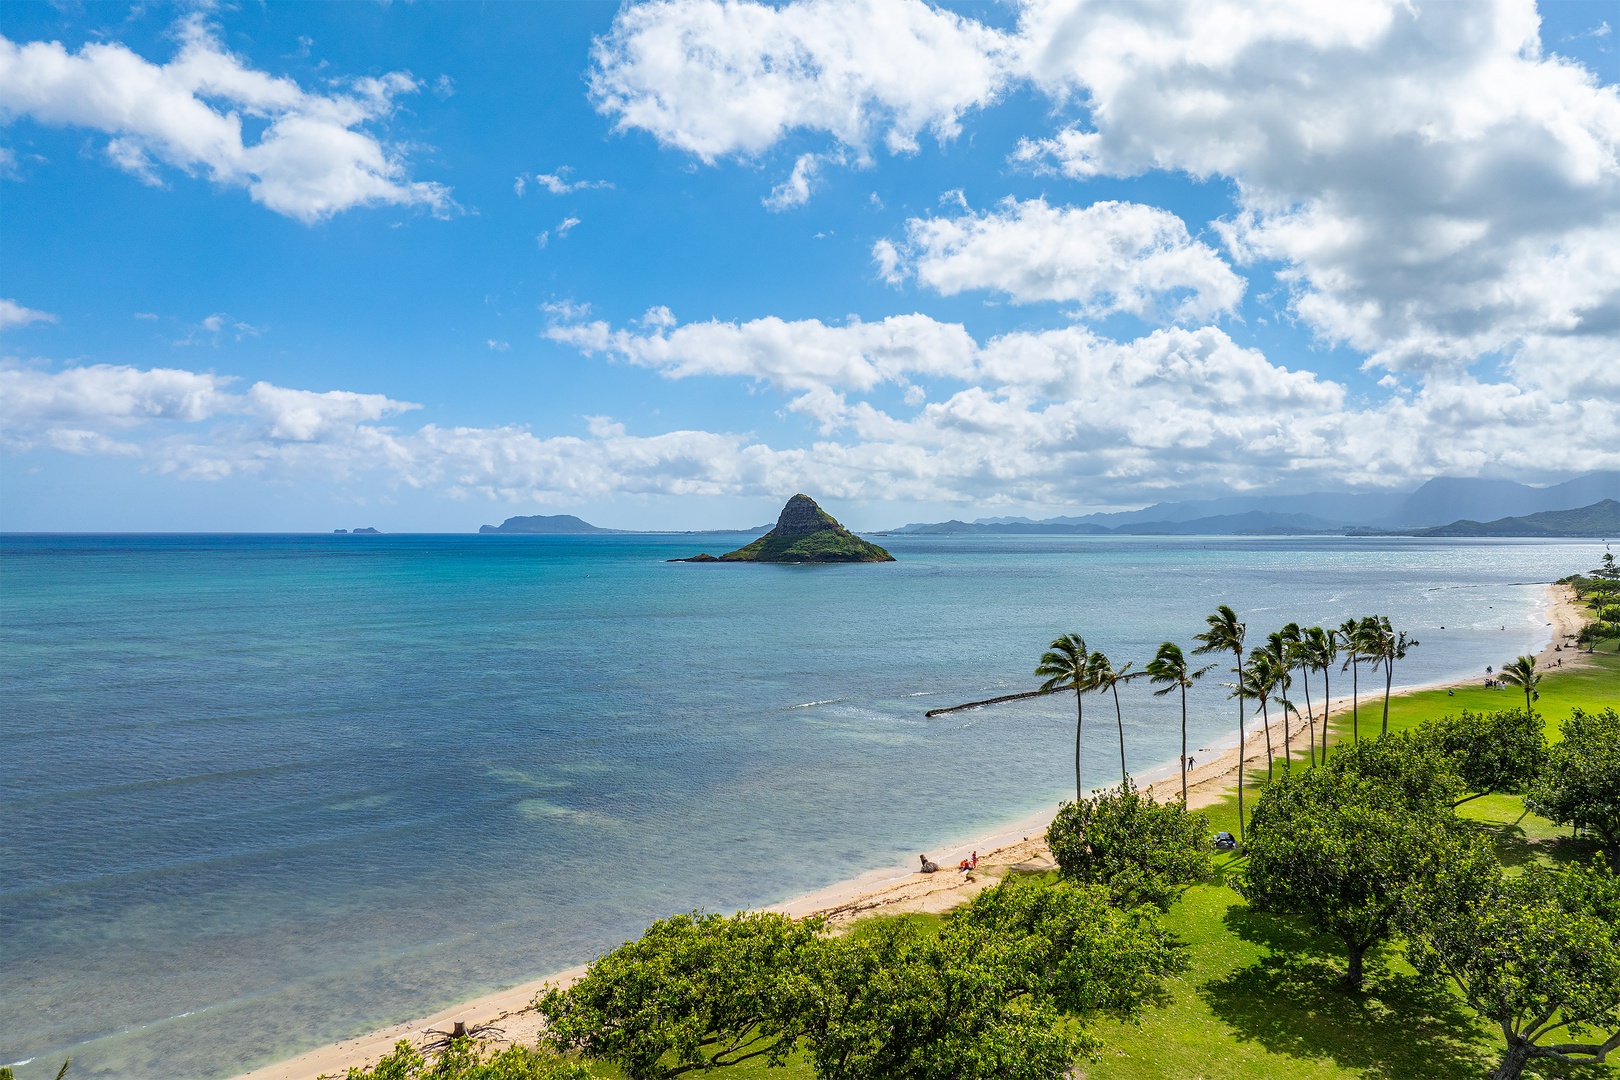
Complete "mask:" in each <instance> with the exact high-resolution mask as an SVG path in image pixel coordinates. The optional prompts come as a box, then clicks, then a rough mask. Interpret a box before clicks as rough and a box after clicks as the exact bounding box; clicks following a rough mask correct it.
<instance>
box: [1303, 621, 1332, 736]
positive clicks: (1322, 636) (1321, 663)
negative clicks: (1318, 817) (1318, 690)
mask: <svg viewBox="0 0 1620 1080" xmlns="http://www.w3.org/2000/svg"><path fill="white" fill-rule="evenodd" d="M1305 648H1306V655H1307V656H1309V658H1310V668H1311V670H1312V671H1320V672H1321V673H1322V764H1324V765H1326V764H1327V756H1328V713H1329V712H1330V711H1331V710H1332V708H1333V684H1332V680H1331V679H1330V678H1329V674H1328V673H1329V671H1330V670H1331V669H1332V667H1333V664H1334V662H1335V661H1337V660H1338V658H1339V639H1338V635H1337V634H1336V633H1334V632H1333V631H1332V630H1324V629H1322V628H1321V627H1320V626H1313V627H1311V628H1310V629H1309V630H1307V631H1305ZM1313 724H1314V721H1313ZM1311 739H1312V741H1313V742H1314V741H1315V739H1316V731H1315V728H1314V726H1313V728H1312V729H1311Z"/></svg>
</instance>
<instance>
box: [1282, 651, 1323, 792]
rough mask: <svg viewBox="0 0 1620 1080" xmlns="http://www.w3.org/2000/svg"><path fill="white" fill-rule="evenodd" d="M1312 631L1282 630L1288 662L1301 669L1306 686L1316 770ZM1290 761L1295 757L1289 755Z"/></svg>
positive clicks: (1308, 717)
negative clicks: (1286, 647) (1310, 634)
mask: <svg viewBox="0 0 1620 1080" xmlns="http://www.w3.org/2000/svg"><path fill="white" fill-rule="evenodd" d="M1309 633H1310V631H1308V630H1301V629H1300V628H1299V623H1289V624H1288V625H1287V626H1285V627H1283V628H1282V635H1283V640H1284V641H1286V642H1287V643H1288V662H1289V664H1290V665H1291V666H1293V667H1297V668H1299V677H1300V679H1301V680H1302V681H1303V682H1304V684H1305V721H1306V723H1307V724H1308V725H1309V726H1310V733H1311V739H1310V743H1311V768H1313V769H1314V768H1316V711H1315V709H1313V708H1312V707H1311V642H1310V637H1309V636H1308V635H1309ZM1289 756H1290V759H1291V758H1292V756H1293V755H1289Z"/></svg>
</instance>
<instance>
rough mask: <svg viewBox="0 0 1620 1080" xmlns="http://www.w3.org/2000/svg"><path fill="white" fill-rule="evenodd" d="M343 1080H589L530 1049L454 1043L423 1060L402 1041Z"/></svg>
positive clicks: (581, 1069)
mask: <svg viewBox="0 0 1620 1080" xmlns="http://www.w3.org/2000/svg"><path fill="white" fill-rule="evenodd" d="M344 1077H345V1080H591V1074H590V1070H589V1069H587V1068H585V1066H583V1065H579V1064H576V1063H574V1062H570V1061H565V1060H563V1059H562V1058H560V1057H558V1056H556V1055H555V1054H551V1053H548V1052H546V1051H545V1050H541V1049H538V1048H536V1047H532V1046H508V1047H505V1048H504V1049H501V1050H488V1049H486V1048H484V1047H481V1046H478V1045H477V1044H475V1043H474V1042H473V1041H472V1040H471V1039H455V1040H453V1041H452V1042H451V1043H450V1045H449V1046H448V1047H446V1048H445V1049H444V1051H443V1052H441V1053H439V1054H436V1055H434V1056H432V1057H426V1056H424V1055H423V1054H422V1053H421V1052H420V1051H419V1050H417V1049H416V1048H415V1047H413V1046H412V1045H411V1044H410V1043H409V1042H407V1041H406V1040H404V1039H401V1040H400V1041H399V1042H397V1043H395V1044H394V1049H393V1051H392V1052H391V1053H388V1054H384V1055H383V1057H382V1059H381V1060H379V1061H378V1062H377V1064H375V1065H373V1066H371V1067H370V1068H365V1069H361V1068H351V1069H349V1071H348V1072H347V1073H345V1074H344Z"/></svg>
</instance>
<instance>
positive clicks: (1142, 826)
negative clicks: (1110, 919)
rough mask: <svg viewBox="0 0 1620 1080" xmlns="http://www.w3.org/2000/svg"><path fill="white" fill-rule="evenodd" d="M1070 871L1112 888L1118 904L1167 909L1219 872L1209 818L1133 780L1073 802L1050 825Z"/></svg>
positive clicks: (1055, 853) (1051, 841) (1058, 855)
mask: <svg viewBox="0 0 1620 1080" xmlns="http://www.w3.org/2000/svg"><path fill="white" fill-rule="evenodd" d="M1046 843H1047V845H1048V846H1049V847H1051V849H1052V857H1053V858H1054V859H1056V860H1057V864H1058V867H1059V868H1060V869H1061V871H1062V873H1063V876H1064V877H1066V878H1070V879H1072V880H1074V881H1078V882H1082V883H1084V884H1088V885H1101V886H1104V887H1105V888H1107V889H1108V893H1109V895H1110V896H1111V897H1112V898H1113V901H1114V903H1116V904H1118V905H1120V906H1123V907H1130V906H1134V905H1136V904H1152V905H1154V906H1155V907H1158V908H1159V909H1160V910H1161V911H1166V910H1169V908H1170V905H1171V904H1173V903H1174V902H1175V901H1176V899H1177V898H1178V897H1179V896H1180V895H1181V894H1182V892H1183V891H1185V890H1186V888H1187V886H1189V885H1191V884H1193V883H1194V882H1196V881H1202V880H1203V879H1204V878H1206V877H1208V876H1209V875H1210V873H1211V872H1212V871H1213V869H1214V866H1213V863H1212V862H1211V860H1210V829H1209V819H1208V818H1207V817H1205V816H1204V815H1203V814H1200V813H1193V812H1189V811H1188V810H1187V809H1186V808H1185V807H1183V806H1182V805H1181V804H1180V803H1173V802H1172V803H1160V802H1158V801H1156V800H1155V799H1154V798H1153V796H1152V795H1151V794H1148V793H1144V792H1141V791H1138V790H1137V789H1136V786H1135V785H1134V784H1132V783H1131V782H1130V781H1129V780H1126V782H1125V783H1124V785H1122V786H1121V787H1119V788H1117V789H1115V790H1113V791H1109V792H1105V793H1103V794H1101V795H1098V796H1097V797H1095V798H1091V799H1082V800H1080V801H1079V802H1066V803H1064V804H1063V805H1062V806H1061V807H1059V809H1058V812H1057V816H1056V817H1054V818H1053V819H1052V823H1051V825H1049V826H1048V827H1047V830H1046Z"/></svg>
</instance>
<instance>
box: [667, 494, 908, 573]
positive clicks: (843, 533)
mask: <svg viewBox="0 0 1620 1080" xmlns="http://www.w3.org/2000/svg"><path fill="white" fill-rule="evenodd" d="M669 561H670V562H691V563H720V562H766V563H860V562H894V556H893V555H890V554H889V553H888V552H887V551H885V550H884V549H883V548H880V547H878V546H877V545H876V544H873V543H869V542H867V541H865V540H862V539H861V538H860V537H858V536H856V535H855V534H854V533H852V532H850V531H849V530H848V529H846V528H844V527H843V526H842V525H840V524H839V523H838V521H837V519H835V518H834V517H833V516H832V515H831V514H829V513H827V511H825V510H823V509H822V508H821V507H819V506H817V505H816V500H814V499H812V498H811V497H810V496H808V495H795V496H793V498H791V499H789V500H788V501H787V505H786V506H784V507H782V513H781V515H780V516H779V517H778V518H777V519H776V528H774V529H772V530H771V531H770V532H768V533H766V534H765V535H764V536H762V537H760V538H759V539H758V540H755V541H754V542H753V543H751V544H746V545H744V546H743V547H740V548H738V549H737V550H736V551H728V552H726V554H724V555H720V556H715V555H710V554H708V553H704V554H701V555H694V556H693V557H692V558H690V559H671V560H669Z"/></svg>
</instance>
